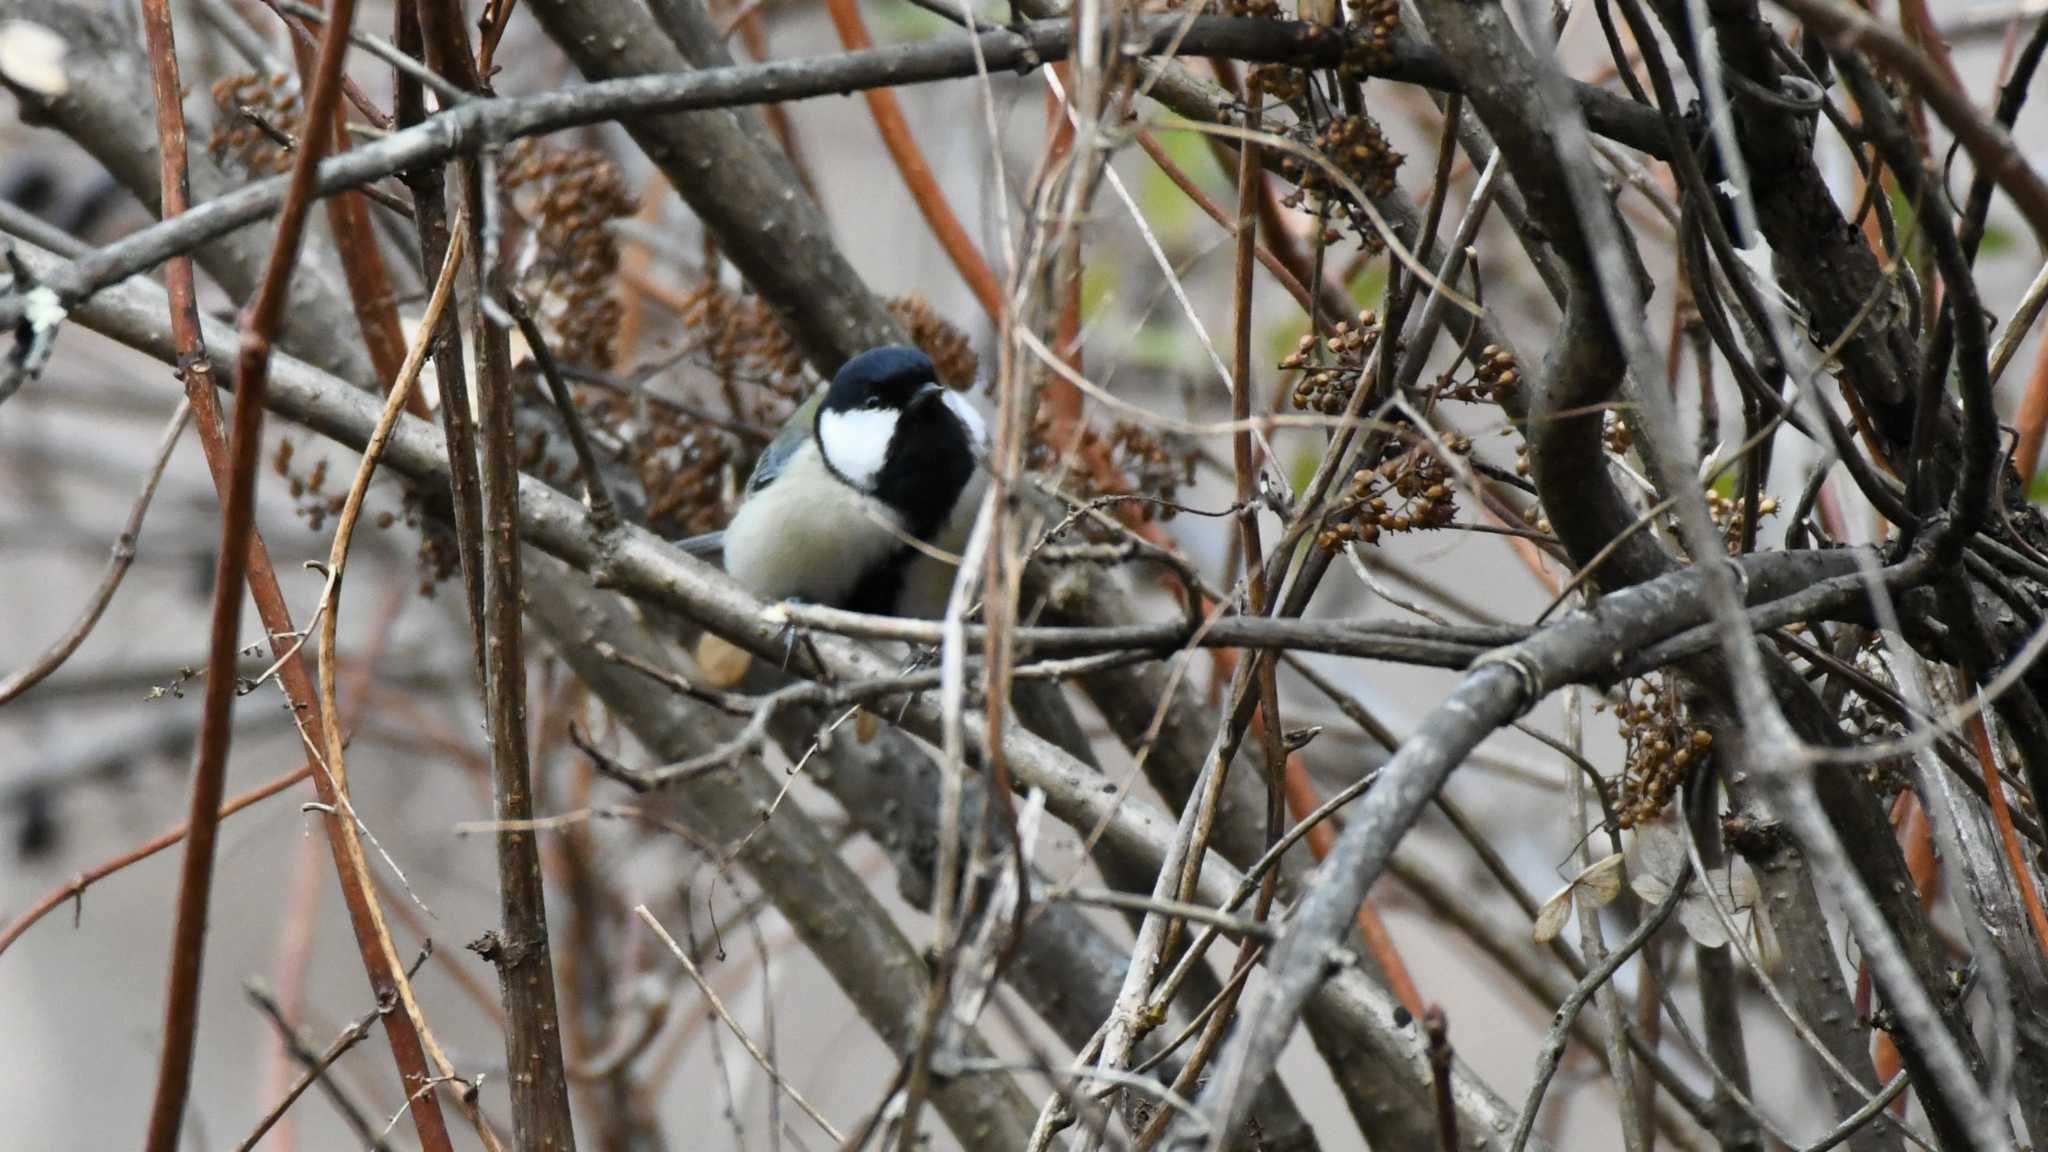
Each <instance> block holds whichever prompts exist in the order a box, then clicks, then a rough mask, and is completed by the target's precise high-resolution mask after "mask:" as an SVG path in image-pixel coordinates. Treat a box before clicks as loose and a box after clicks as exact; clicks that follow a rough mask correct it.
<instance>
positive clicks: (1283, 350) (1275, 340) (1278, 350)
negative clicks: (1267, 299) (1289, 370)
mask: <svg viewBox="0 0 2048 1152" xmlns="http://www.w3.org/2000/svg"><path fill="white" fill-rule="evenodd" d="M1307 332H1308V323H1307V322H1306V321H1303V322H1300V323H1294V322H1289V323H1284V324H1269V325H1267V326H1266V331H1265V354H1266V362H1265V363H1264V364H1255V365H1253V367H1254V368H1256V369H1259V370H1260V371H1264V370H1266V369H1268V368H1270V367H1271V366H1272V365H1275V364H1278V363H1279V362H1281V361H1282V360H1285V359H1287V358H1288V357H1289V356H1292V355H1294V348H1295V345H1297V344H1299V343H1301V338H1302V336H1303V335H1305V334H1307Z"/></svg>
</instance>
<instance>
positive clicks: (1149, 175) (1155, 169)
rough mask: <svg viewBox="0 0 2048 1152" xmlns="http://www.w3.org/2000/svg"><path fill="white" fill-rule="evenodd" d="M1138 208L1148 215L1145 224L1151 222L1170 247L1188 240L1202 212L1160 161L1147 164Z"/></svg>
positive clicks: (1163, 242)
mask: <svg viewBox="0 0 2048 1152" xmlns="http://www.w3.org/2000/svg"><path fill="white" fill-rule="evenodd" d="M1138 208H1139V209H1140V210H1141V211H1143V212H1144V214H1145V223H1147V224H1149V225H1151V227H1152V231H1153V232H1155V233H1157V234H1158V236H1159V242H1160V243H1161V244H1162V245H1164V246H1166V247H1167V248H1168V249H1171V248H1173V247H1174V246H1175V245H1177V244H1179V243H1181V242H1183V241H1185V240H1186V239H1187V234H1188V229H1189V228H1190V227H1191V226H1192V225H1193V224H1194V222H1195V216H1196V215H1197V214H1199V213H1200V212H1201V209H1199V208H1197V207H1195V204H1194V201H1192V200H1189V199H1188V196H1187V193H1185V192H1182V191H1181V190H1180V186H1179V185H1177V184H1175V183H1174V182H1173V178H1172V177H1170V176H1168V175H1167V174H1166V173H1164V172H1161V171H1160V170H1159V166H1158V165H1157V164H1149V165H1147V166H1146V167H1145V174H1144V176H1143V178H1141V179H1140V180H1139V181H1138Z"/></svg>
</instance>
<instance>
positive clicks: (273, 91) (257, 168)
mask: <svg viewBox="0 0 2048 1152" xmlns="http://www.w3.org/2000/svg"><path fill="white" fill-rule="evenodd" d="M213 106H214V108H215V110H216V111H217V112H218V113H219V115H217V116H215V117H214V121H213V131H212V132H210V133H209V134H208V135H207V139H206V153H207V155H209V156H211V157H213V160H214V162H215V163H217V164H228V165H232V166H235V167H240V168H242V169H243V170H245V171H247V172H250V173H252V174H261V173H271V174H275V173H279V172H284V171H287V170H288V169H290V168H291V166H292V154H291V151H290V150H289V149H287V148H286V147H285V146H284V145H283V144H281V143H279V142H278V140H277V139H276V138H275V137H274V136H272V135H271V134H270V133H269V132H266V131H264V130H263V128H262V127H261V126H260V125H259V124H257V122H256V121H257V119H261V120H262V121H263V122H264V123H267V124H270V125H272V126H274V127H277V128H280V129H286V130H289V128H290V127H291V126H293V125H296V124H298V123H299V121H300V119H301V118H302V116H303V113H302V112H301V111H300V109H299V86H298V82H297V81H295V80H294V79H292V77H290V76H287V75H285V74H284V73H282V72H270V73H262V72H241V73H237V74H235V75H232V76H223V77H221V78H220V79H219V80H216V81H214V84H213Z"/></svg>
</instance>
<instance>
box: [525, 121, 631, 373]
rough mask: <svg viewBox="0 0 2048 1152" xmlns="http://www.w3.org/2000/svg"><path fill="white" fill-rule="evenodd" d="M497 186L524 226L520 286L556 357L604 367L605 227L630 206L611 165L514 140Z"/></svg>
mask: <svg viewBox="0 0 2048 1152" xmlns="http://www.w3.org/2000/svg"><path fill="white" fill-rule="evenodd" d="M500 186H501V187H502V188H503V189H504V190H505V196H506V198H507V200H508V201H509V202H510V203H511V204H512V206H513V208H514V209H515V211H516V212H517V214H518V216H519V218H520V219H521V220H523V221H525V222H526V224H527V225H528V227H530V228H531V232H529V233H528V237H527V243H526V245H525V247H524V248H523V249H522V250H521V253H520V262H519V281H520V291H521V292H522V293H524V294H525V295H526V297H527V298H528V299H530V300H533V301H535V302H536V304H535V308H534V312H535V316H536V319H538V320H539V321H540V324H541V327H542V329H543V331H545V332H547V334H548V339H549V341H550V343H551V345H552V346H553V347H554V349H555V353H556V355H558V356H560V357H561V358H562V359H564V360H566V361H568V362H570V363H572V364H588V365H591V366H593V367H598V368H608V367H610V366H611V362H612V338H613V336H614V335H616V333H617V332H618V329H619V302H618V299H617V298H616V297H615V296H614V295H613V286H614V285H613V282H614V277H615V276H616V274H617V272H618V270H619V245H618V241H617V240H616V239H614V238H613V236H612V233H611V230H610V229H609V228H608V227H607V225H608V224H609V223H610V222H611V221H612V220H615V219H618V218H620V217H623V216H631V215H632V214H633V213H634V212H635V211H637V209H638V205H637V203H636V202H635V200H634V197H633V194H632V192H631V191H629V190H628V189H627V187H626V183H625V180H624V178H622V177H621V176H620V175H619V170H618V167H617V166H616V165H614V164H613V163H612V162H611V160H610V158H608V157H606V156H605V155H604V154H603V153H601V152H596V151H592V150H590V149H587V148H563V147H557V146H554V145H550V144H546V143H542V142H540V141H537V140H521V141H519V142H518V143H516V144H514V145H513V146H512V147H511V148H510V149H508V150H507V152H506V156H505V167H504V171H503V173H502V175H501V177H500Z"/></svg>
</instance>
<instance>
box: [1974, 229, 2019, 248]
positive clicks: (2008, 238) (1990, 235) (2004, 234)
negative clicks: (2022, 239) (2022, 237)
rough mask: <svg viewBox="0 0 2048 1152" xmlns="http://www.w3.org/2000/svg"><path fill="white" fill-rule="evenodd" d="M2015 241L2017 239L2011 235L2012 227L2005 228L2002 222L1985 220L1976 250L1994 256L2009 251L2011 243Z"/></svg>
mask: <svg viewBox="0 0 2048 1152" xmlns="http://www.w3.org/2000/svg"><path fill="white" fill-rule="evenodd" d="M2017 243H2018V240H2016V239H2015V238H2014V237H2013V234H2012V229H2010V228H2007V227H2006V226H2005V225H2003V224H1998V223H1994V222H1991V221H1986V222H1985V224H1984V239H1983V240H1981V241H1979V242H1978V245H1977V251H1978V252H1980V253H1982V254H1983V255H1986V256H1996V255H1998V254H1999V253H2000V252H2009V251H2011V250H2012V247H2013V245H2015V244H2017Z"/></svg>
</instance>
